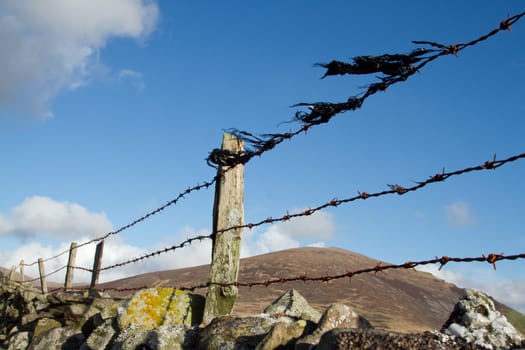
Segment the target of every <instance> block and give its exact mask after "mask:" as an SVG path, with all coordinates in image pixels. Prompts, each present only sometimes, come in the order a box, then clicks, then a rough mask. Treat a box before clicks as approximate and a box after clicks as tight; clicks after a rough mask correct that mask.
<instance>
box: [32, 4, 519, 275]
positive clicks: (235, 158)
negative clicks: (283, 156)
mask: <svg viewBox="0 0 525 350" xmlns="http://www.w3.org/2000/svg"><path fill="white" fill-rule="evenodd" d="M523 16H525V12H522V13H520V14H517V15H514V16H512V17H509V18H507V19H506V20H504V21H502V22H501V23H500V25H499V27H498V28H495V29H493V30H492V31H491V32H489V33H487V34H485V35H483V36H481V37H479V38H478V39H475V40H472V41H470V42H468V43H459V44H455V45H449V46H446V45H442V44H439V43H436V42H431V41H413V43H414V44H417V45H427V46H430V47H433V48H434V49H422V48H420V49H417V50H414V51H413V52H411V53H410V54H405V55H403V54H395V55H382V56H359V57H355V58H354V64H348V63H344V62H339V61H332V62H330V63H328V64H318V65H320V66H321V67H323V68H325V69H326V73H325V75H324V76H323V78H324V77H326V76H329V75H344V74H370V73H375V72H381V73H383V74H386V76H383V77H379V79H380V80H381V83H373V84H370V85H369V86H368V89H367V91H366V92H365V93H364V94H363V95H362V96H361V97H357V96H353V97H350V98H349V99H348V100H347V101H346V102H344V103H325V102H320V103H299V104H296V105H294V106H292V107H304V106H307V107H309V109H310V112H309V113H305V112H297V113H296V115H295V118H294V121H300V122H302V123H303V125H302V127H301V128H299V129H298V130H296V131H294V132H288V133H282V134H262V135H260V136H257V135H254V134H251V133H248V132H246V131H241V130H237V129H231V130H230V132H231V133H233V134H234V135H235V136H237V137H239V138H240V139H242V140H243V141H245V142H247V143H249V144H251V145H252V147H253V149H252V150H248V151H244V152H242V153H233V152H231V151H227V150H220V149H214V150H212V151H211V152H210V154H209V156H208V158H207V162H208V164H209V165H221V166H226V167H228V168H232V167H234V166H235V165H237V164H245V163H247V162H248V161H249V160H251V159H252V158H253V157H255V156H260V155H262V154H263V153H264V152H266V151H268V150H270V149H273V148H274V147H275V146H276V145H278V144H280V143H282V142H283V141H285V140H289V139H291V138H293V137H294V136H296V135H298V134H301V133H303V132H306V131H307V130H308V129H309V128H311V127H312V126H315V125H319V124H324V123H327V122H329V121H330V120H331V118H332V117H334V116H335V115H337V114H339V113H341V112H344V111H349V110H355V109H358V108H360V107H361V106H362V104H363V102H364V101H365V99H366V98H368V97H369V96H371V95H373V94H375V93H376V92H378V91H385V90H386V89H387V88H388V87H389V86H391V85H393V84H395V83H398V82H401V81H405V80H406V79H408V77H410V76H411V75H413V74H414V73H416V72H417V71H419V70H420V69H421V68H423V67H424V66H425V65H427V64H428V63H430V62H431V61H433V60H435V59H437V58H438V57H441V56H444V55H450V54H453V55H457V54H458V53H459V52H460V51H462V50H464V49H465V48H467V47H469V46H473V45H476V44H477V43H479V42H481V41H484V40H487V39H488V38H490V37H492V36H494V35H495V34H497V33H498V32H499V31H501V30H509V31H510V30H511V26H512V25H513V24H514V23H516V22H517V21H518V20H520V19H521V17H523ZM432 52H437V53H435V54H434V55H432V56H427V57H422V56H424V55H425V54H427V53H432ZM420 61H421V63H420V64H419V65H417V66H414V64H415V63H417V62H420ZM227 170H228V169H226V171H227ZM216 179H217V177H214V178H213V179H212V180H211V181H206V182H204V183H203V184H200V185H196V186H194V187H191V188H188V189H187V190H185V191H183V192H181V193H179V195H178V196H177V197H175V198H174V199H172V200H170V201H168V202H167V203H166V204H164V205H163V206H161V207H159V208H157V209H155V210H153V211H150V212H148V213H147V214H145V215H144V216H142V217H140V218H138V219H136V220H134V221H132V222H130V223H129V224H127V225H125V226H122V227H120V228H119V229H117V230H115V231H111V232H108V233H107V234H105V235H103V236H100V237H97V238H94V239H92V240H89V241H86V242H84V243H81V244H79V245H78V246H77V248H80V247H83V246H86V245H88V244H91V243H96V242H99V241H102V240H104V239H106V238H108V237H110V236H112V235H116V234H119V233H120V232H122V231H124V230H126V229H129V228H131V227H133V226H135V225H136V224H138V223H140V222H142V221H144V220H146V219H147V218H149V217H151V216H153V215H155V214H158V213H159V212H161V211H163V210H164V209H166V208H167V207H169V206H171V205H174V204H176V203H177V202H178V201H179V200H180V199H181V198H184V196H186V195H187V194H189V193H191V192H193V191H198V190H200V189H202V188H208V187H210V186H211V185H213V183H215V182H216ZM68 252H69V249H67V250H64V251H62V252H60V253H58V254H55V255H53V256H50V257H47V258H45V259H43V261H44V262H47V261H50V260H53V259H56V258H58V257H60V256H62V255H65V254H67V253H68ZM37 263H38V260H37V261H34V262H32V263H24V264H22V265H23V266H28V267H29V266H34V265H36V264H37Z"/></svg>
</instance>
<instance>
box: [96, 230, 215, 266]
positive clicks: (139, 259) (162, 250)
mask: <svg viewBox="0 0 525 350" xmlns="http://www.w3.org/2000/svg"><path fill="white" fill-rule="evenodd" d="M212 237H213V235H212V234H209V235H199V236H195V237H192V238H188V239H186V240H185V241H183V242H181V243H179V244H176V245H172V246H171V247H167V248H164V249H161V250H157V251H154V252H151V253H147V254H144V255H141V256H139V257H136V258H133V259H129V260H127V261H124V262H120V263H116V264H113V265H109V266H105V267H102V268H101V269H100V271H105V270H110V269H113V268H116V267H121V266H124V265H128V264H131V263H136V262H139V261H141V260H144V259H148V258H151V257H154V256H156V255H160V254H162V253H167V252H170V251H172V250H175V249H180V248H184V247H185V246H187V245H191V243H192V242H194V241H202V240H204V239H210V238H212Z"/></svg>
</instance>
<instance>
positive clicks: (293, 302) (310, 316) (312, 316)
mask: <svg viewBox="0 0 525 350" xmlns="http://www.w3.org/2000/svg"><path fill="white" fill-rule="evenodd" d="M263 313H265V314H269V315H286V316H290V317H295V318H299V319H302V320H308V321H312V322H314V323H317V322H319V319H320V318H321V313H320V312H319V311H317V310H315V309H314V308H313V307H311V306H310V304H308V302H307V301H306V299H305V298H304V297H303V296H302V295H301V294H299V292H298V291H296V290H295V289H293V288H292V289H289V290H287V291H286V292H285V293H284V294H283V295H281V296H280V297H279V298H277V299H276V300H275V301H274V302H273V303H272V304H271V305H270V306H268V307H267V308H265V309H264V310H263Z"/></svg>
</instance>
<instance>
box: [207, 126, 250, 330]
mask: <svg viewBox="0 0 525 350" xmlns="http://www.w3.org/2000/svg"><path fill="white" fill-rule="evenodd" d="M222 149H223V150H227V151H230V152H233V153H239V152H242V151H244V145H243V142H242V140H240V139H238V138H237V137H235V136H234V135H231V134H228V133H225V134H224V135H223V139H222ZM226 169H227V167H219V169H218V170H217V176H218V178H217V182H216V184H215V202H214V207H213V233H215V236H214V237H213V251H212V262H211V266H210V274H209V279H208V280H209V281H210V286H209V287H208V293H207V295H206V305H205V308H204V320H203V321H204V322H205V323H209V322H210V321H211V320H212V319H213V318H215V317H217V316H222V315H228V314H230V313H231V312H232V310H233V306H234V304H235V300H236V299H237V294H238V289H237V287H236V286H234V285H229V286H221V285H218V284H217V283H219V284H229V283H236V282H237V278H238V275H239V257H240V251H241V232H242V229H234V230H229V231H226V232H220V233H217V232H218V231H221V230H224V229H226V228H228V227H232V226H240V225H243V223H244V203H243V201H244V165H242V164H238V165H237V166H235V167H234V168H233V169H230V170H228V171H226V172H225V170H226Z"/></svg>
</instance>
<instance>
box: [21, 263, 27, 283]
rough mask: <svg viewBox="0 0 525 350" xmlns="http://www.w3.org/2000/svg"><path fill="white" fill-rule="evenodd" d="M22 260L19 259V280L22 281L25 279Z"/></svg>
mask: <svg viewBox="0 0 525 350" xmlns="http://www.w3.org/2000/svg"><path fill="white" fill-rule="evenodd" d="M24 266H25V264H24V260H20V281H22V282H24V281H25V278H26V277H25V274H24Z"/></svg>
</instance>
